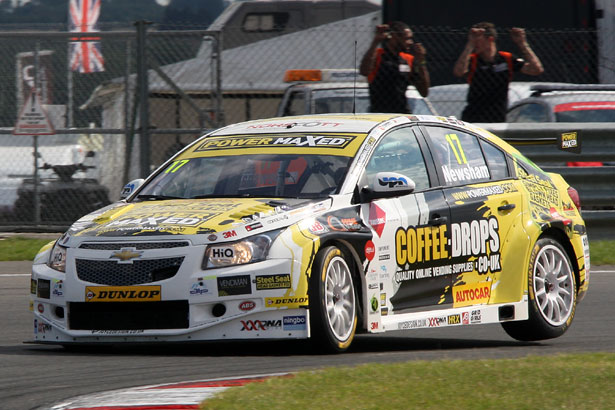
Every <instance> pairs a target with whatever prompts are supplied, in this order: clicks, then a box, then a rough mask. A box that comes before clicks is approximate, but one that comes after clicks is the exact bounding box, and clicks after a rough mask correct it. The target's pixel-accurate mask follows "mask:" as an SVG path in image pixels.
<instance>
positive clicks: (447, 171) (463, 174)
mask: <svg viewBox="0 0 615 410" xmlns="http://www.w3.org/2000/svg"><path fill="white" fill-rule="evenodd" d="M442 173H443V174H444V180H445V181H446V182H447V183H449V184H450V183H455V182H464V181H474V180H480V179H489V178H490V175H489V168H487V166H486V165H481V166H478V167H473V166H471V165H470V164H466V165H465V166H460V167H456V168H451V167H449V166H448V165H442Z"/></svg>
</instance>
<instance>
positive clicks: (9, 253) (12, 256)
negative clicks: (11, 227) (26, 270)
mask: <svg viewBox="0 0 615 410" xmlns="http://www.w3.org/2000/svg"><path fill="white" fill-rule="evenodd" d="M49 241H50V240H49V239H33V238H25V237H22V236H14V237H10V238H4V239H1V240H0V261H31V260H34V257H35V256H36V254H37V253H38V251H39V249H41V248H42V247H43V245H45V244H47V243H48V242H49Z"/></svg>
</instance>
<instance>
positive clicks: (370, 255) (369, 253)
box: [365, 240, 376, 261]
mask: <svg viewBox="0 0 615 410" xmlns="http://www.w3.org/2000/svg"><path fill="white" fill-rule="evenodd" d="M375 255H376V246H374V243H373V242H372V241H371V240H369V241H367V242H366V243H365V257H366V258H367V260H369V261H371V260H372V259H374V256H375Z"/></svg>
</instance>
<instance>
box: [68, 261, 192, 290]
mask: <svg viewBox="0 0 615 410" xmlns="http://www.w3.org/2000/svg"><path fill="white" fill-rule="evenodd" d="M183 260H184V257H183V256H181V257H176V258H165V259H143V260H137V261H134V262H133V263H118V262H117V261H115V260H111V261H107V260H91V259H77V260H76V261H75V263H76V267H77V277H78V278H79V279H81V280H83V281H85V282H90V283H95V284H97V285H109V286H130V285H140V284H143V283H152V282H158V281H161V280H165V279H169V278H172V277H173V276H175V274H176V273H177V271H178V270H179V268H180V266H181V264H182V262H183Z"/></svg>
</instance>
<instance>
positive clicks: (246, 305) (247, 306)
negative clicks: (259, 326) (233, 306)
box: [239, 300, 256, 312]
mask: <svg viewBox="0 0 615 410" xmlns="http://www.w3.org/2000/svg"><path fill="white" fill-rule="evenodd" d="M255 307H256V303H255V302H253V301H251V300H245V301H243V302H241V303H240V304H239V310H241V311H243V312H249V311H251V310H252V309H254V308H255Z"/></svg>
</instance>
